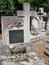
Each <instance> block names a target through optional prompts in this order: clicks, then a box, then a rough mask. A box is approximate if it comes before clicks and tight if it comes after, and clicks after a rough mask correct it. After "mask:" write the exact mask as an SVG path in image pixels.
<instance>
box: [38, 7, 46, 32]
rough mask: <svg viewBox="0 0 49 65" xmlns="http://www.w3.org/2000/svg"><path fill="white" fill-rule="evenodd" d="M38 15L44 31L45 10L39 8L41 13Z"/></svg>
mask: <svg viewBox="0 0 49 65" xmlns="http://www.w3.org/2000/svg"><path fill="white" fill-rule="evenodd" d="M37 15H38V17H39V19H40V20H41V30H42V31H45V30H44V27H45V22H44V21H43V16H46V12H44V8H39V12H37Z"/></svg>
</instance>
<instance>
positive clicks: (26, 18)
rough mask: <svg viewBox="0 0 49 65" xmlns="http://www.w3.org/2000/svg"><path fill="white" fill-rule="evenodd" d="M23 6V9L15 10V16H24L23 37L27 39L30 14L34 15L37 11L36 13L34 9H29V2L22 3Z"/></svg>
mask: <svg viewBox="0 0 49 65" xmlns="http://www.w3.org/2000/svg"><path fill="white" fill-rule="evenodd" d="M23 8H24V9H23V10H19V11H17V16H20V17H21V16H22V17H24V28H25V30H24V32H25V38H26V37H27V39H26V40H28V41H29V38H30V16H33V17H36V16H37V13H36V11H30V4H29V3H24V5H23ZM26 31H27V32H26ZM26 33H27V34H26Z"/></svg>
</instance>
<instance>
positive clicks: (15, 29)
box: [1, 3, 41, 48]
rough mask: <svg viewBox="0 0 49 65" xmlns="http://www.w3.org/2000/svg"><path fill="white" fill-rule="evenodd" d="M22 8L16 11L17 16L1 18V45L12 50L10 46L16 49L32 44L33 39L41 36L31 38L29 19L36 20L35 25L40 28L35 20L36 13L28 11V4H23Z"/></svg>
mask: <svg viewBox="0 0 49 65" xmlns="http://www.w3.org/2000/svg"><path fill="white" fill-rule="evenodd" d="M23 8H24V10H20V11H17V16H2V17H1V21H2V41H3V45H9V46H10V48H12V46H14V47H16V46H18V45H20V44H22V45H25V44H26V43H27V44H29V43H32V42H33V40H35V38H37V37H38V39H39V37H41V34H39V35H38V36H33V35H32V34H31V31H30V17H33V18H36V19H37V21H38V24H37V25H38V28H40V24H41V22H40V20H39V19H38V18H37V13H36V11H30V4H29V3H24V6H23ZM35 41H36V40H35ZM27 44H26V45H27ZM30 46H32V45H30Z"/></svg>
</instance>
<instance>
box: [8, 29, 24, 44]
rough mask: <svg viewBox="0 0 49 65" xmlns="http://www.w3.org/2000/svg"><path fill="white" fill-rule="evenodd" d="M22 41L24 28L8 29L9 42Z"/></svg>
mask: <svg viewBox="0 0 49 65" xmlns="http://www.w3.org/2000/svg"><path fill="white" fill-rule="evenodd" d="M21 42H24V30H10V31H9V43H10V44H13V43H21Z"/></svg>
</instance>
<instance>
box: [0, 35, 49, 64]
mask: <svg viewBox="0 0 49 65" xmlns="http://www.w3.org/2000/svg"><path fill="white" fill-rule="evenodd" d="M1 39H2V35H1V34H0V41H1ZM33 50H34V51H35V52H36V53H37V54H38V56H39V58H40V59H41V60H42V61H43V62H44V63H46V65H49V57H48V56H47V55H45V54H44V50H45V42H42V43H40V44H35V45H34V46H33Z"/></svg>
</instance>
